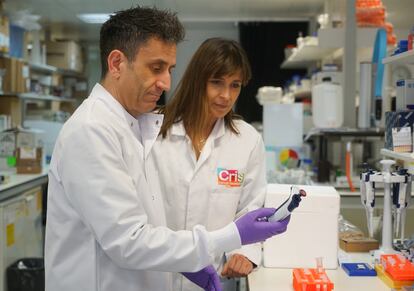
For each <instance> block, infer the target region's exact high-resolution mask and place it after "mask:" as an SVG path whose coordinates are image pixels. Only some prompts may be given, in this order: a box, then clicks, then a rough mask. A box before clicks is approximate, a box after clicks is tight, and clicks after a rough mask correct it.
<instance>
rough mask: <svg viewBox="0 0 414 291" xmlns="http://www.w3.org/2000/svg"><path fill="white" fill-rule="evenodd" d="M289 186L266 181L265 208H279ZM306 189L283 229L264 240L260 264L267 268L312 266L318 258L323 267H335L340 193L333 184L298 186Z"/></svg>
mask: <svg viewBox="0 0 414 291" xmlns="http://www.w3.org/2000/svg"><path fill="white" fill-rule="evenodd" d="M290 186H291V185H283V184H269V185H268V187H267V194H266V201H265V206H266V207H278V206H279V205H280V204H282V203H283V202H284V201H285V200H286V199H287V198H288V196H289V193H290ZM298 187H299V188H302V189H304V190H305V191H306V193H307V196H306V197H304V198H302V201H301V203H300V205H299V207H298V208H296V209H295V210H294V211H293V212H292V214H291V218H290V223H289V226H288V229H287V231H286V232H284V233H282V234H280V235H276V236H275V237H272V238H270V239H268V240H266V241H265V242H264V243H263V265H264V266H265V267H268V268H269V267H270V268H314V267H315V266H316V260H315V258H317V257H322V258H323V266H324V267H325V268H326V269H336V268H337V267H338V217H339V205H340V196H339V193H338V192H337V191H336V190H335V188H334V187H330V186H329V187H328V186H326V187H323V186H308V185H305V186H298Z"/></svg>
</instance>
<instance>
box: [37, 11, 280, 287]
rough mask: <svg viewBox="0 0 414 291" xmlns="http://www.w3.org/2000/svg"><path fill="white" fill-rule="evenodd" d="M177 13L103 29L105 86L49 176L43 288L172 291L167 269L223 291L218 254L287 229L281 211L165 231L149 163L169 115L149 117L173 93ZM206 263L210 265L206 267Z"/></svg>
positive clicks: (73, 121) (77, 116)
mask: <svg viewBox="0 0 414 291" xmlns="http://www.w3.org/2000/svg"><path fill="white" fill-rule="evenodd" d="M183 37H184V30H183V27H182V25H181V24H180V22H179V21H178V19H177V17H176V16H175V15H174V14H172V13H170V12H166V11H160V10H157V9H151V8H141V7H136V8H131V9H128V10H125V11H120V12H118V13H116V14H115V15H113V16H112V17H111V18H110V19H109V20H108V21H107V22H106V23H105V24H103V26H102V28H101V35H100V48H101V61H102V80H101V82H100V84H96V85H95V87H94V88H93V90H92V92H91V94H90V96H89V98H88V99H87V100H85V101H84V102H83V103H82V105H81V106H80V107H79V108H78V109H77V110H76V112H75V113H74V114H73V116H72V117H71V118H70V119H69V120H68V122H67V123H66V124H65V125H64V127H63V128H62V131H61V133H60V135H59V137H58V139H57V141H56V146H55V150H54V153H53V158H52V162H51V165H50V173H49V198H48V199H49V200H48V205H49V208H48V214H47V225H46V248H45V272H46V291H73V290H87V291H97V290H99V291H114V290H120V291H138V290H142V291H144V290H145V291H150V290H151V291H152V290H154V291H155V290H159V291H164V290H171V282H170V281H171V278H170V275H169V273H167V272H185V271H187V272H193V273H183V275H185V276H186V277H187V278H189V279H190V280H191V281H192V282H194V283H195V284H197V285H198V286H200V287H202V288H204V289H205V290H221V287H220V284H219V281H218V277H217V274H216V273H215V271H214V269H212V267H211V266H208V265H209V264H211V262H212V260H213V257H214V256H215V255H217V254H220V253H223V252H225V251H229V250H233V249H236V248H239V247H240V246H241V245H244V244H250V243H254V242H258V241H263V240H265V239H266V238H268V237H270V236H272V235H275V234H277V233H280V232H283V231H285V230H286V227H287V223H288V221H284V222H281V223H271V222H267V221H266V219H265V220H264V221H263V219H259V218H266V217H268V216H270V215H272V214H273V213H274V211H275V209H259V210H256V211H254V212H250V213H247V214H246V215H244V216H242V217H241V218H240V219H239V220H237V221H236V222H235V223H231V224H229V225H227V226H226V227H224V228H222V229H219V230H217V231H214V232H207V231H206V230H205V228H204V227H202V226H196V227H194V228H193V230H192V231H178V232H174V231H171V230H170V229H168V228H166V227H165V225H166V221H165V215H164V210H163V209H164V205H163V201H162V199H161V193H159V190H158V189H157V188H156V183H155V181H156V174H157V173H156V170H152V169H149V167H148V163H146V160H147V157H148V153H149V151H150V149H151V146H152V144H153V143H154V141H155V138H156V137H157V135H158V131H159V129H160V126H161V123H162V116H160V115H156V114H148V113H146V112H149V111H151V110H152V109H154V107H155V104H156V102H157V100H158V99H159V97H160V95H161V94H162V92H163V91H164V90H168V89H169V88H170V83H171V70H172V69H173V68H174V66H175V57H176V44H177V43H178V42H179V41H181V40H182V39H183ZM206 266H207V267H206Z"/></svg>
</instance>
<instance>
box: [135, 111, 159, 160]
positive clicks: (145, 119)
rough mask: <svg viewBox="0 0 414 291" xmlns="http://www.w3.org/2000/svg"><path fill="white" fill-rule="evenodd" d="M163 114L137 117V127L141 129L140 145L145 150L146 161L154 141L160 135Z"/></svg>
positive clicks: (146, 114)
mask: <svg viewBox="0 0 414 291" xmlns="http://www.w3.org/2000/svg"><path fill="white" fill-rule="evenodd" d="M163 119H164V115H163V114H158V113H144V114H141V115H139V116H138V121H139V126H140V129H141V138H142V144H143V145H144V150H145V159H147V157H148V155H149V153H150V151H151V148H152V146H153V145H154V143H155V140H156V139H157V137H158V134H159V133H160V129H161V125H162V121H163Z"/></svg>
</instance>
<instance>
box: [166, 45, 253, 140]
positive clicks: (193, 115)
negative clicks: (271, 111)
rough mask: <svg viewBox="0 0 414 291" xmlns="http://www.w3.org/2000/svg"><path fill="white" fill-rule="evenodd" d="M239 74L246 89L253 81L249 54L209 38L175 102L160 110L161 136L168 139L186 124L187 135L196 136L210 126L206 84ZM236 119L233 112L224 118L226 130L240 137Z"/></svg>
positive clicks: (175, 97) (193, 63) (188, 71)
mask: <svg viewBox="0 0 414 291" xmlns="http://www.w3.org/2000/svg"><path fill="white" fill-rule="evenodd" d="M237 71H240V73H241V77H242V84H243V86H245V85H247V83H248V82H249V80H250V78H251V70H250V65H249V61H248V59H247V56H246V52H245V51H244V50H243V48H242V47H241V46H240V44H239V43H238V42H236V41H234V40H229V39H223V38H210V39H207V40H206V41H204V42H203V43H202V44H201V46H200V47H199V48H198V49H197V51H196V52H195V54H194V55H193V57H192V58H191V61H190V63H189V65H188V66H187V69H186V70H185V72H184V75H183V78H182V79H181V81H180V83H179V84H178V86H177V89H176V91H175V92H174V95H173V97H172V99H171V100H170V101H169V102H168V103H167V105H166V106H164V107H162V108H161V109H160V113H163V114H164V115H165V116H164V122H163V125H162V127H161V131H160V133H161V135H162V136H163V137H164V138H165V137H166V134H167V132H168V130H169V129H170V127H171V126H172V125H173V124H174V123H177V122H180V121H183V123H184V127H185V129H186V131H187V134H188V135H189V136H190V137H194V136H195V135H197V133H200V132H202V130H203V129H204V128H205V127H206V126H207V120H208V114H209V108H208V105H207V102H206V98H207V96H206V95H207V94H206V91H207V82H208V80H209V79H210V78H212V77H213V78H220V77H223V76H228V75H231V74H233V73H235V72H237ZM235 117H236V115H235V114H234V112H233V110H231V111H230V112H229V113H228V114H227V115H226V116H225V117H224V122H225V125H226V127H228V128H230V130H231V131H233V132H234V133H236V134H238V133H239V132H238V130H237V128H236V126H235V124H234V122H233V119H234V118H235Z"/></svg>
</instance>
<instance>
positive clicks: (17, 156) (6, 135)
mask: <svg viewBox="0 0 414 291" xmlns="http://www.w3.org/2000/svg"><path fill="white" fill-rule="evenodd" d="M43 160H44V159H43V141H42V139H41V133H40V132H36V131H29V130H22V129H13V130H8V131H4V132H0V170H1V171H14V167H16V168H15V170H16V172H17V173H18V174H38V173H41V172H42V167H43V164H44V162H43Z"/></svg>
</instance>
